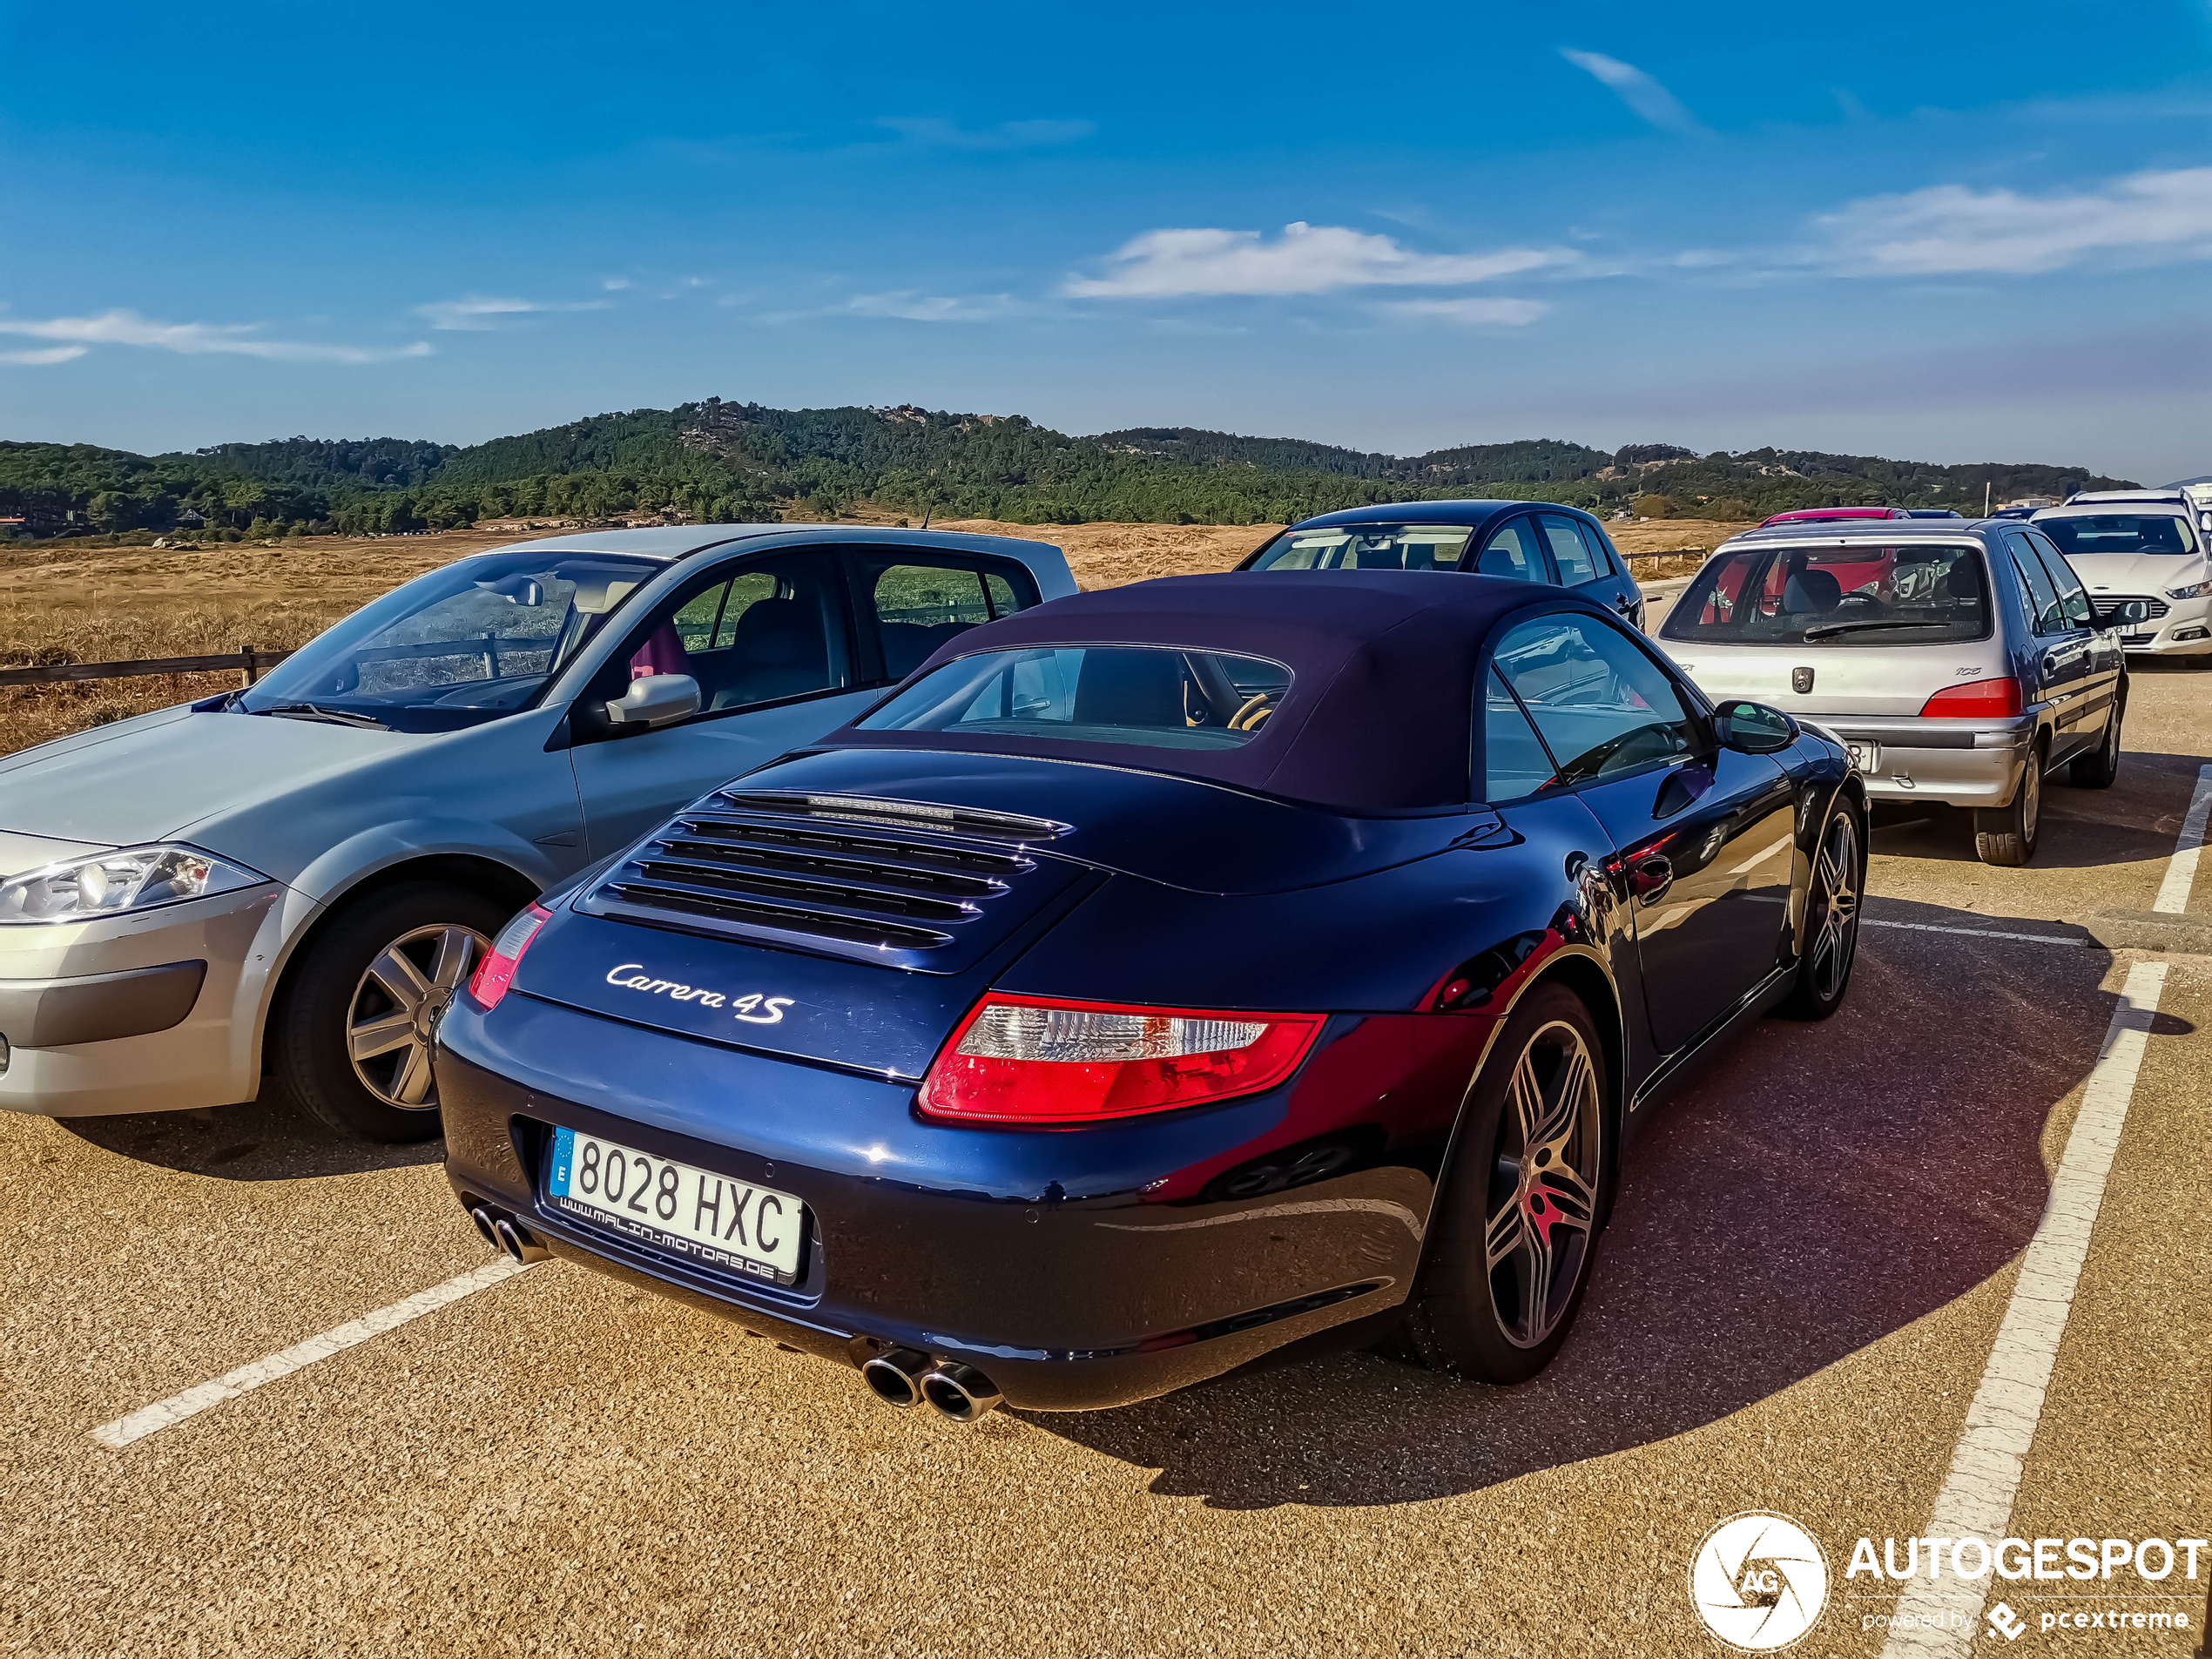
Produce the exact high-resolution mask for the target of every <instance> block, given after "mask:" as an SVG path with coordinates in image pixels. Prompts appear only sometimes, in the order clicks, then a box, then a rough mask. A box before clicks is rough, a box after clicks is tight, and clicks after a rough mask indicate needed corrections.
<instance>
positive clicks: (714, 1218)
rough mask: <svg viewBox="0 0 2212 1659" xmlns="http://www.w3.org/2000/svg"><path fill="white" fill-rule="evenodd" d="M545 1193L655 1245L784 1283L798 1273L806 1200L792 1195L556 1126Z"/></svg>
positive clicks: (574, 1212) (559, 1206)
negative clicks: (801, 1200) (801, 1201)
mask: <svg viewBox="0 0 2212 1659" xmlns="http://www.w3.org/2000/svg"><path fill="white" fill-rule="evenodd" d="M545 1194H546V1197H548V1198H549V1199H550V1200H551V1202H552V1204H553V1206H554V1208H555V1209H556V1210H560V1211H564V1212H566V1213H567V1214H569V1215H571V1216H575V1217H578V1218H579V1219H581V1220H583V1221H587V1222H589V1223H590V1224H592V1225H593V1226H595V1227H603V1228H605V1229H606V1230H607V1231H610V1232H617V1233H620V1234H621V1235H623V1237H624V1238H633V1239H636V1240H637V1242H639V1243H640V1244H650V1245H651V1246H652V1247H653V1248H654V1249H656V1250H664V1251H672V1252H674V1253H675V1254H677V1255H679V1256H685V1257H688V1258H691V1260H693V1261H698V1262H704V1263H705V1264H708V1265H709V1266H712V1267H719V1268H722V1269H725V1270H726V1271H732V1272H738V1273H745V1274H749V1275H750V1276H752V1278H765V1279H769V1280H772V1282H774V1283H775V1284H778V1285H789V1284H791V1283H792V1281H793V1280H795V1279H796V1278H798V1277H799V1245H800V1244H802V1243H804V1242H805V1240H806V1205H805V1204H801V1203H800V1202H799V1200H798V1199H796V1198H794V1197H792V1196H791V1195H790V1194H789V1193H787V1192H778V1191H775V1190H773V1189H772V1188H768V1187H763V1186H755V1185H752V1184H750V1183H747V1182H744V1181H733V1180H732V1179H730V1178H729V1177H727V1176H720V1175H716V1174H714V1173H713V1172H712V1171H711V1170H695V1169H693V1168H692V1167H691V1165H690V1164H688V1163H677V1162H675V1161H674V1160H673V1159H671V1158H658V1157H653V1156H652V1155H651V1153H649V1152H640V1151H637V1150H634V1149H632V1148H631V1147H627V1146H620V1145H617V1144H616V1143H614V1142H612V1141H603V1140H601V1139H599V1138H598V1137H597V1136H593V1135H583V1134H579V1133H578V1132H577V1130H572V1129H556V1130H554V1131H553V1157H552V1160H551V1163H550V1165H549V1166H548V1168H547V1170H546V1172H545Z"/></svg>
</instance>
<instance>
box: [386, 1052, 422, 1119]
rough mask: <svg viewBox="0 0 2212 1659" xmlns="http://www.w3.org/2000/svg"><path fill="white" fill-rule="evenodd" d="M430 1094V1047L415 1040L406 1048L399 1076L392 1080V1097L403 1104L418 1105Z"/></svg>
mask: <svg viewBox="0 0 2212 1659" xmlns="http://www.w3.org/2000/svg"><path fill="white" fill-rule="evenodd" d="M429 1095H430V1047H429V1045H428V1043H425V1042H417V1043H415V1046H414V1047H413V1048H411V1049H408V1055H407V1059H406V1061H405V1062H403V1063H402V1064H401V1067H400V1071H399V1076H396V1077H395V1078H394V1079H393V1080H392V1098H393V1099H395V1100H396V1101H398V1102H399V1103H401V1105H403V1106H420V1105H421V1104H422V1103H423V1102H425V1101H426V1100H428V1098H429Z"/></svg>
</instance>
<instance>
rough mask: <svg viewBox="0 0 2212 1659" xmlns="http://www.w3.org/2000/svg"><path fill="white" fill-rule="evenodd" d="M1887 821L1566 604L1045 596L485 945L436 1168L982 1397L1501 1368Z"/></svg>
mask: <svg viewBox="0 0 2212 1659" xmlns="http://www.w3.org/2000/svg"><path fill="white" fill-rule="evenodd" d="M1864 847H1865V834H1864V813H1863V804H1862V801H1861V799H1860V792H1859V786H1858V778H1857V775H1856V774H1855V773H1853V772H1851V768H1850V765H1849V764H1848V762H1847V760H1846V759H1845V758H1844V752H1843V751H1842V749H1841V748H1840V747H1839V746H1838V745H1836V744H1835V743H1833V742H1831V741H1830V740H1829V739H1827V738H1824V737H1822V736H1820V735H1818V734H1817V733H1816V732H1811V731H1809V730H1800V729H1799V728H1798V727H1797V725H1795V724H1794V723H1793V722H1791V720H1790V719H1789V718H1788V717H1787V716H1785V715H1783V714H1780V713H1778V712H1777V711H1774V710H1771V709H1766V708H1763V707H1761V706H1759V705H1754V704H1749V703H1737V704H1730V705H1722V706H1720V707H1718V708H1716V707H1715V706H1713V705H1710V703H1708V702H1707V701H1706V700H1705V699H1704V698H1703V697H1702V696H1701V695H1700V694H1699V693H1698V691H1696V688H1695V687H1694V686H1693V685H1690V683H1689V681H1688V680H1686V679H1685V678H1683V677H1682V675H1681V674H1680V673H1679V672H1678V671H1676V670H1675V669H1674V668H1673V667H1672V666H1671V665H1670V664H1669V663H1668V661H1667V660H1666V658H1664V657H1662V656H1661V655H1660V654H1658V653H1657V652H1656V651H1654V650H1652V649H1651V648H1650V646H1649V644H1648V643H1647V642H1646V641H1645V640H1644V639H1643V638H1642V636H1641V635H1640V634H1638V633H1636V632H1635V631H1634V630H1632V629H1630V628H1629V626H1628V625H1627V624H1625V623H1624V622H1623V621H1622V619H1621V618H1620V617H1617V616H1615V614H1614V613H1613V612H1612V610H1611V609H1610V608H1609V607H1607V606H1603V605H1599V604H1592V603H1590V602H1588V600H1585V599H1583V598H1581V597H1578V596H1576V595H1574V594H1570V593H1561V591H1559V590H1558V589H1556V588H1555V587H1552V586H1548V585H1538V584H1535V583H1522V582H1514V581H1483V582H1467V581H1462V580H1460V579H1459V578H1458V577H1454V576H1451V575H1445V574H1438V573H1435V572H1433V571H1431V572H1427V573H1421V572H1414V573H1411V574H1408V573H1406V572H1403V571H1399V572H1394V573H1390V574H1384V573H1381V572H1377V571H1361V570H1337V571H1328V570H1321V571H1316V572H1313V573H1311V574H1305V575H1299V574H1292V573H1287V572H1285V573H1277V572H1268V571H1263V572H1259V573H1258V574H1239V573H1231V574H1228V575H1223V576H1212V577H1178V578H1174V579H1171V580H1169V581H1164V582H1153V583H1139V584H1136V585H1135V586H1132V587H1127V588H1120V589H1116V590H1110V591H1108V592H1103V593H1093V594H1087V595H1082V596H1079V597H1075V598H1071V599H1063V600H1060V601H1056V602H1055V603H1053V604H1048V605H1043V606H1040V607H1037V608H1035V609H1034V610H1028V611H1023V612H1022V613H1020V614H1018V615H1016V616H1013V617H1006V618H1004V619H1001V620H1000V621H998V622H995V623H990V624H986V625H984V626H982V627H980V628H976V629H974V630H972V631H969V632H967V633H964V634H962V635H961V637H959V638H958V639H957V640H954V641H952V642H949V643H948V644H946V645H945V646H944V647H943V648H942V649H941V650H940V651H938V652H937V654H936V655H935V656H934V657H932V658H930V659H929V660H928V661H927V663H925V664H923V665H922V666H921V669H919V670H918V671H916V672H915V673H914V675H913V676H912V677H911V678H908V679H907V681H906V682H905V683H904V684H902V685H900V686H899V687H898V688H897V689H896V690H894V691H893V692H891V693H890V694H889V695H888V696H887V698H885V699H884V700H883V701H882V702H880V703H879V704H878V705H875V707H874V708H873V709H872V710H871V711H869V712H868V713H867V714H866V715H864V716H862V717H861V718H859V719H857V720H855V721H853V723H852V724H851V725H847V726H845V727H841V728H840V729H839V730H838V731H836V732H832V733H831V734H830V735H829V736H828V737H827V738H825V739H823V740H822V742H820V743H819V744H818V745H814V746H813V747H811V748H809V749H807V750H805V751H802V752H799V753H796V754H792V755H788V756H786V757H784V758H783V759H779V760H778V761H776V762H774V763H773V764H772V765H767V766H765V767H762V768H759V770H757V771H754V772H750V773H748V774H746V775H745V777H743V778H740V779H738V780H736V781H735V782H733V783H732V784H731V785H729V786H726V787H725V788H723V789H721V790H718V791H717V792H714V793H713V794H711V795H709V796H707V797H706V798H705V799H701V800H700V801H698V802H697V803H695V804H694V805H693V806H691V807H690V808H689V809H687V810H686V811H685V812H683V813H678V815H677V816H676V817H675V818H673V819H671V820H670V821H669V822H668V823H666V824H664V825H663V826H661V827H660V828H658V829H657V830H656V831H655V832H654V833H652V834H651V836H649V837H647V838H646V839H645V840H643V841H641V842H639V843H638V844H637V846H633V847H631V848H630V849H629V850H628V851H627V852H626V853H624V854H622V855H621V856H620V857H618V858H617V859H615V860H612V861H611V862H610V863H608V864H605V865H603V866H601V867H599V868H598V869H597V871H595V872H594V873H592V874H591V875H590V877H589V878H588V879H586V880H583V881H582V882H581V883H580V884H578V885H577V886H575V887H570V888H568V889H564V890H562V891H560V892H557V893H555V894H548V895H547V896H546V898H545V899H544V900H543V902H542V903H541V904H537V905H533V906H531V907H529V909H528V910H526V911H525V912H524V913H523V914H522V915H520V916H518V917H516V919H515V921H513V922H512V923H510V924H509V927H507V928H506V929H505V930H504V931H503V932H502V934H501V935H500V937H499V939H498V940H497V941H496V942H495V944H494V946H493V948H492V949H491V951H490V952H489V954H487V955H486V957H485V958H484V961H483V962H482V966H481V967H480V968H478V970H477V972H476V974H475V978H474V979H473V980H472V981H471V982H470V984H469V988H468V991H467V993H466V994H465V995H462V996H459V997H457V998H456V999H455V1001H454V1002H453V1004H452V1006H451V1008H449V1009H448V1012H447V1014H446V1015H445V1017H444V1019H443V1022H442V1024H441V1026H440V1028H439V1034H438V1035H439V1045H440V1046H439V1053H438V1056H437V1060H436V1062H435V1063H436V1068H437V1083H438V1091H439V1098H440V1100H441V1102H442V1105H443V1109H444V1114H445V1124H446V1133H447V1173H448V1178H449V1179H450V1180H451V1182H452V1184H453V1186H454V1190H455V1193H456V1194H457V1195H458V1197H459V1198H460V1200H461V1203H462V1204H463V1206H464V1207H466V1208H467V1209H468V1210H469V1211H470V1212H471V1213H472V1214H473V1215H474V1217H475V1219H476V1223H477V1224H478V1226H479V1227H480V1228H482V1230H483V1231H484V1232H485V1234H486V1235H487V1237H488V1238H492V1239H493V1240H494V1241H495V1242H496V1243H497V1244H500V1245H501V1246H502V1247H503V1248H505V1249H506V1250H507V1251H509V1253H510V1254H514V1255H516V1256H518V1257H520V1258H525V1259H529V1258H536V1257H537V1256H541V1255H543V1254H546V1253H549V1252H550V1253H551V1254H553V1255H555V1256H557V1257H562V1258H567V1259H569V1260H571V1261H574V1262H577V1263H580V1264H584V1265H587V1266H590V1267H593V1268H595V1269H597V1270H599V1271H605V1272H610V1273H613V1274H617V1275H618V1276H623V1277H625V1278H630V1279H631V1280H633V1281H635V1282H637V1283H640V1284H643V1285H648V1286H651V1288H653V1289H656V1290H658V1291H662V1292H664V1293H666V1294H668V1295H671V1296H674V1297H678V1298H682V1299H685V1300H687V1301H689V1302H691V1303H692V1304H694V1305H698V1306H700V1307H703V1308H705V1309H708V1310H711V1311H712V1312H717V1313H719V1314H722V1315H724V1316H725V1317H728V1318H733V1319H736V1320H738V1321H739V1322H740V1323H742V1324H743V1325H745V1326H746V1327H748V1328H749V1329H751V1330H753V1331H756V1332H761V1333H764V1334H772V1335H773V1336H775V1337H776V1338H778V1339H780V1340H783V1341H785V1342H787V1343H789V1344H791V1345H793V1346H796V1347H799V1348H802V1349H805V1350H807V1351H810V1352H815V1353H819V1354H823V1355H827V1356H834V1357H837V1358H840V1359H845V1360H846V1361H848V1362H849V1363H851V1364H853V1365H854V1366H858V1367H860V1370H861V1372H862V1374H863V1375H864V1376H865V1377H866V1379H867V1382H868V1384H869V1386H871V1387H873V1389H874V1390H875V1392H876V1393H877V1394H878V1395H880V1397H881V1398H883V1399H886V1400H887V1401H888V1402H889V1403H891V1404H894V1405H905V1406H912V1405H914V1404H917V1403H919V1402H921V1401H923V1400H927V1401H928V1402H929V1403H930V1404H931V1405H933V1406H935V1407H936V1408H937V1409H938V1410H940V1411H941V1412H943V1413H946V1414H947V1415H948V1416H951V1417H953V1418H955V1419H959V1420H972V1419H973V1418H974V1417H975V1416H978V1415H980V1414H981V1413H983V1412H985V1411H988V1409H990V1407H991V1406H994V1405H995V1404H997V1403H998V1402H999V1401H1000V1400H1001V1399H1005V1400H1007V1401H1009V1402H1012V1403H1014V1404H1015V1405H1018V1406H1031V1407H1037V1408H1042V1409H1061V1410H1070V1409H1082V1408H1088V1407H1096V1406H1113V1405H1117V1404H1122V1403H1125V1402H1128V1401H1131V1400H1136V1399H1144V1398H1147V1397H1149V1396H1152V1395H1156V1394H1159V1393H1165V1392H1167V1391H1168V1390H1170V1389H1174V1388H1178V1387H1181V1386H1184V1385H1186V1384H1190V1383H1193V1382H1197V1381H1199V1380H1202V1379H1205V1378H1208V1377H1212V1376H1216V1375H1218V1374H1220V1373H1221V1372H1225V1371H1228V1370H1230V1369H1231V1368H1232V1367H1235V1366H1241V1365H1243V1364H1245V1363H1246V1362H1248V1361H1251V1360H1254V1359H1258V1358H1259V1357H1260V1356H1262V1355H1264V1354H1267V1353H1269V1352H1271V1351H1274V1350H1278V1349H1284V1348H1286V1347H1288V1346H1290V1345H1293V1344H1302V1343H1305V1342H1306V1341H1307V1340H1309V1339H1311V1340H1312V1341H1314V1342H1337V1343H1351V1342H1360V1341H1372V1340H1376V1339H1380V1338H1381V1337H1383V1336H1385V1335H1386V1334H1391V1333H1394V1334H1395V1339H1396V1340H1398V1341H1399V1343H1400V1344H1401V1345H1402V1346H1403V1347H1404V1348H1405V1349H1406V1351H1408V1352H1410V1353H1412V1354H1413V1356H1415V1357H1417V1358H1419V1359H1421V1360H1423V1361H1425V1362H1426V1363H1428V1364H1431V1365H1433V1366H1438V1367H1440V1368H1442V1369H1445V1370H1448V1371H1451V1372H1454V1373H1456V1374H1459V1375H1462V1376H1467V1377H1470V1378H1477V1379H1483V1380H1486V1381H1490V1382H1496V1383H1510V1382H1516V1381H1520V1380H1522V1379H1526V1378H1527V1377H1530V1376H1533V1375H1534V1374H1535V1372H1537V1371H1538V1370H1540V1369H1541V1367H1542V1366H1544V1365H1545V1364H1546V1363H1547V1362H1548V1360H1549V1359H1550V1358H1551V1356H1552V1355H1553V1354H1554V1352H1557V1350H1558V1347H1559V1345H1560V1344H1561V1342H1562V1341H1563V1340H1565V1339H1566V1336H1567V1332H1568V1327H1569V1325H1571V1323H1572V1321H1573V1319H1574V1317H1575V1310H1576V1308H1577V1306H1578V1305H1579V1303H1580V1300H1581V1294H1582V1291H1583V1287H1584V1286H1585V1285H1587V1284H1588V1277H1589V1268H1590V1262H1591V1259H1592V1253H1593V1251H1594V1250H1595V1247H1596V1244H1597V1241H1598V1238H1599V1236H1600V1234H1601V1232H1602V1229H1603V1227H1604V1224H1605V1219H1606V1215H1607V1212H1608V1209H1609V1207H1610V1204H1611V1201H1612V1193H1613V1190H1614V1184H1615V1178H1616V1175H1617V1170H1618V1167H1619V1160H1620V1156H1621V1153H1622V1149H1623V1147H1624V1146H1625V1145H1626V1144H1627V1143H1629V1142H1630V1141H1632V1140H1633V1139H1634V1138H1635V1136H1636V1135H1637V1134H1638V1133H1639V1132H1641V1130H1642V1128H1643V1127H1644V1126H1645V1125H1646V1124H1647V1123H1649V1121H1650V1118H1651V1116H1652V1109H1653V1106H1654V1104H1655V1103H1656V1101H1657V1100H1658V1099H1659V1098H1660V1097H1661V1096H1662V1095H1663V1094H1664V1093H1665V1091H1666V1089H1668V1088H1669V1085H1670V1084H1671V1083H1672V1082H1674V1080H1675V1079H1676V1078H1677V1077H1679V1076H1681V1075H1682V1074H1683V1068H1684V1066H1685V1065H1686V1063H1687V1062H1689V1059H1690V1058H1691V1056H1693V1055H1696V1054H1697V1053H1699V1052H1700V1051H1702V1050H1703V1049H1706V1048H1707V1047H1708V1046H1709V1045H1710V1044H1712V1043H1714V1042H1717V1041H1719V1040H1720V1039H1721V1038H1722V1037H1723V1036H1724V1035H1726V1034H1727V1033H1729V1032H1730V1031H1731V1030H1733V1029H1735V1028H1737V1027H1738V1026H1740V1025H1742V1024H1743V1023H1744V1022H1747V1021H1749V1020H1751V1019H1755V1018H1757V1016H1758V1015H1760V1014H1761V1013H1762V1012H1764V1011H1765V1010H1767V1009H1769V1008H1776V1007H1781V1008H1786V1009H1789V1010H1791V1011H1794V1012H1796V1013H1797V1014H1800V1015H1804V1016H1806V1017H1813V1018H1817V1017H1821V1016H1823V1015H1826V1014H1828V1013H1830V1012H1832V1011H1833V1009H1834V1008H1836V1007H1837V1006H1838V1003H1839V1002H1840V1001H1841V1000H1842V997H1843V995H1844V988H1845V986H1846V985H1847V983H1848V981H1849V978H1850V973H1851V960H1852V954H1853V948H1854V944H1855V941H1856V937H1857V904H1858V893H1859V891H1860V887H1861V882H1862V880H1863V873H1864V867H1865V853H1864Z"/></svg>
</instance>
